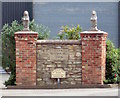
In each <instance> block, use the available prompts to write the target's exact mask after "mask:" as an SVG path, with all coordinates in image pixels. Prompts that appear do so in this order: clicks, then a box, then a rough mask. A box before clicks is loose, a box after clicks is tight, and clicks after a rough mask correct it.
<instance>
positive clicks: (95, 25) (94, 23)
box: [90, 10, 98, 31]
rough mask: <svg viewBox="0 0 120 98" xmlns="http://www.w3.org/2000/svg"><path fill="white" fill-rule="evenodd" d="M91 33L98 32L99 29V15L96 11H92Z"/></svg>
mask: <svg viewBox="0 0 120 98" xmlns="http://www.w3.org/2000/svg"><path fill="white" fill-rule="evenodd" d="M90 20H91V24H92V26H91V31H98V28H97V13H96V11H95V10H93V11H92V16H91V19H90Z"/></svg>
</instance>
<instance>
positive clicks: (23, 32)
mask: <svg viewBox="0 0 120 98" xmlns="http://www.w3.org/2000/svg"><path fill="white" fill-rule="evenodd" d="M14 34H38V33H37V32H34V31H18V32H15V33H14Z"/></svg>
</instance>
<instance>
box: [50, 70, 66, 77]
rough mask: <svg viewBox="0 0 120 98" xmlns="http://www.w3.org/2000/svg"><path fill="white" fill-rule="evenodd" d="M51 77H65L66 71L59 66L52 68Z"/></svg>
mask: <svg viewBox="0 0 120 98" xmlns="http://www.w3.org/2000/svg"><path fill="white" fill-rule="evenodd" d="M51 78H66V72H65V71H64V70H63V69H61V68H57V69H54V70H53V71H52V72H51Z"/></svg>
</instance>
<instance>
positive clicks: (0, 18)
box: [0, 1, 2, 30]
mask: <svg viewBox="0 0 120 98" xmlns="http://www.w3.org/2000/svg"><path fill="white" fill-rule="evenodd" d="M1 28H2V2H1V1H0V30H1Z"/></svg>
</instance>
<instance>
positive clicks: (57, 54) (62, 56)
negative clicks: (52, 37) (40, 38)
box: [49, 49, 68, 60]
mask: <svg viewBox="0 0 120 98" xmlns="http://www.w3.org/2000/svg"><path fill="white" fill-rule="evenodd" d="M49 57H50V60H68V49H50V51H49Z"/></svg>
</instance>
